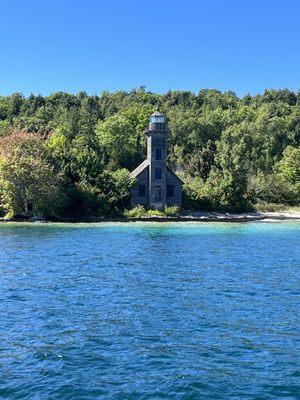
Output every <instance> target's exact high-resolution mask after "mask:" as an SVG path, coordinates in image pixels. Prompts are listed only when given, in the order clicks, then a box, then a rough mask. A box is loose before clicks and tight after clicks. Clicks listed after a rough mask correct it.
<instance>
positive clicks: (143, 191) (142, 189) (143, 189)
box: [139, 185, 146, 197]
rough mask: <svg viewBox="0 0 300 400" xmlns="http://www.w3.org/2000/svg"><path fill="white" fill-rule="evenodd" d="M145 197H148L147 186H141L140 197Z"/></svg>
mask: <svg viewBox="0 0 300 400" xmlns="http://www.w3.org/2000/svg"><path fill="white" fill-rule="evenodd" d="M145 196H146V186H145V185H139V197H145Z"/></svg>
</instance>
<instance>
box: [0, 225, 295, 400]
mask: <svg viewBox="0 0 300 400" xmlns="http://www.w3.org/2000/svg"><path fill="white" fill-rule="evenodd" d="M299 244H300V223H296V222H280V223H270V222H254V223H253V222H252V223H244V224H241V223H232V224H231V223H223V224H222V223H163V224H159V223H150V224H149V223H148V224H147V223H130V224H121V223H111V224H73V225H72V224H0V246H1V248H0V270H1V274H0V333H1V334H0V398H1V399H10V400H13V399H30V400H37V399H38V400H41V399H42V400H44V399H59V400H64V399H70V400H71V399H72V400H73V399H82V400H89V399H105V400H106V399H108V400H110V399H114V400H115V399H119V400H142V399H143V400H144V399H172V400H173V399H186V400H188V399H197V400H198V399H229V400H237V399H262V400H265V399H285V400H286V399H299V398H300V397H299V396H300V389H299V380H300V372H299V358H297V357H298V355H299V351H300V340H299V338H300V336H299V293H300V288H299V275H300V274H299V268H300V251H299ZM297 353H298V354H297Z"/></svg>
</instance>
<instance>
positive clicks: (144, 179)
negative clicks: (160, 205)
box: [131, 167, 149, 206]
mask: <svg viewBox="0 0 300 400" xmlns="http://www.w3.org/2000/svg"><path fill="white" fill-rule="evenodd" d="M139 184H143V185H145V186H146V195H145V197H139ZM148 203H149V167H148V168H145V169H144V171H142V172H141V173H140V174H139V175H138V176H137V177H136V184H135V185H134V186H133V188H132V189H131V205H132V206H136V205H138V204H140V205H142V206H146V205H147V204H148Z"/></svg>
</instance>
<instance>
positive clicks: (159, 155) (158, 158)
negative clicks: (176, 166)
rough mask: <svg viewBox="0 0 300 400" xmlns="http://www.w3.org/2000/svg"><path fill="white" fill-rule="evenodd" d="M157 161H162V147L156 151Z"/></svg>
mask: <svg viewBox="0 0 300 400" xmlns="http://www.w3.org/2000/svg"><path fill="white" fill-rule="evenodd" d="M155 160H161V147H157V148H156V149H155Z"/></svg>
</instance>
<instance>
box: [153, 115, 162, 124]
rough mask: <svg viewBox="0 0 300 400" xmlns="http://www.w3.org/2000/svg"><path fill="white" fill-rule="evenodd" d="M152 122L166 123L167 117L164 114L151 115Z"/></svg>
mask: <svg viewBox="0 0 300 400" xmlns="http://www.w3.org/2000/svg"><path fill="white" fill-rule="evenodd" d="M150 122H151V124H164V123H165V117H164V116H163V115H151V117H150Z"/></svg>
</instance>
